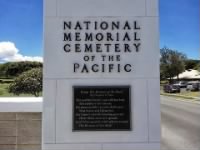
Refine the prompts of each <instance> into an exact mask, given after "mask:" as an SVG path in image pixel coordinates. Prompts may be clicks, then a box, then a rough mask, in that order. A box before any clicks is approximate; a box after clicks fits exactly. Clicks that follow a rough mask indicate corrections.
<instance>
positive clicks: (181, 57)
mask: <svg viewBox="0 0 200 150" xmlns="http://www.w3.org/2000/svg"><path fill="white" fill-rule="evenodd" d="M160 54H161V58H160V73H161V79H168V78H169V79H170V82H171V79H172V78H173V77H174V76H177V78H178V75H179V74H180V73H181V72H183V71H184V70H185V64H184V62H185V60H186V59H187V57H186V55H185V54H183V53H181V52H178V51H176V50H171V49H169V48H167V47H164V48H162V49H161V50H160Z"/></svg>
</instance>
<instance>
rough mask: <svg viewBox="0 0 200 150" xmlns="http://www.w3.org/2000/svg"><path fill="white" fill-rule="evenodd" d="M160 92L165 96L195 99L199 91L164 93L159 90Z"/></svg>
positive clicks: (199, 93) (199, 94)
mask: <svg viewBox="0 0 200 150" xmlns="http://www.w3.org/2000/svg"><path fill="white" fill-rule="evenodd" d="M160 94H161V95H165V96H171V97H178V98H184V99H195V97H199V96H200V92H193V91H186V92H181V93H165V92H163V91H160Z"/></svg>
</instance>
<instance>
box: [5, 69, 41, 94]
mask: <svg viewBox="0 0 200 150" xmlns="http://www.w3.org/2000/svg"><path fill="white" fill-rule="evenodd" d="M8 90H9V92H10V93H13V94H15V95H20V94H32V95H34V96H36V97H38V96H39V93H40V92H41V91H42V68H34V69H31V70H29V71H26V72H24V73H22V74H21V75H19V76H18V77H17V78H15V80H14V81H13V83H11V84H10V86H9V89H8Z"/></svg>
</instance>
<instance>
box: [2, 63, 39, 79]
mask: <svg viewBox="0 0 200 150" xmlns="http://www.w3.org/2000/svg"><path fill="white" fill-rule="evenodd" d="M38 67H42V63H41V62H31V61H21V62H7V63H5V64H3V65H2V67H1V72H2V74H4V76H5V77H16V76H18V75H20V74H21V73H23V72H25V71H28V70H31V69H33V68H38Z"/></svg>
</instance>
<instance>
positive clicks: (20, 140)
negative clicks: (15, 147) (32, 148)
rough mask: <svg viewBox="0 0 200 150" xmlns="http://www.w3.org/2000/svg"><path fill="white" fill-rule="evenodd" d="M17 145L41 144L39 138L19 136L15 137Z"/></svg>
mask: <svg viewBox="0 0 200 150" xmlns="http://www.w3.org/2000/svg"><path fill="white" fill-rule="evenodd" d="M17 144H31V145H33V144H41V137H36V136H34V137H31V136H28V137H27V136H19V137H17Z"/></svg>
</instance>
